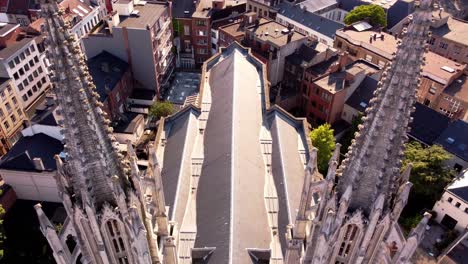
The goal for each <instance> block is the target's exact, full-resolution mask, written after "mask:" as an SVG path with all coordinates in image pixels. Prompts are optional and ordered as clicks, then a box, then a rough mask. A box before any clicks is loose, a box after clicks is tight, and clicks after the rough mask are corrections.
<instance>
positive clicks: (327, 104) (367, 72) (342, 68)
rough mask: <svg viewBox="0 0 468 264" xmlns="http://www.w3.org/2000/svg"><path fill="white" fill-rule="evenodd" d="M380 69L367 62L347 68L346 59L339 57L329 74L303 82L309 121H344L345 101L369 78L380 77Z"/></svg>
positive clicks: (360, 62)
mask: <svg viewBox="0 0 468 264" xmlns="http://www.w3.org/2000/svg"><path fill="white" fill-rule="evenodd" d="M379 71H380V68H379V67H378V66H377V65H374V64H372V63H369V62H367V61H364V60H357V61H355V62H352V63H351V64H349V65H347V56H343V55H341V56H340V60H339V61H338V63H336V64H335V65H333V66H332V67H331V70H330V72H329V73H327V74H324V75H323V76H321V77H318V78H315V79H308V78H305V79H304V82H303V83H302V94H303V97H304V99H306V103H305V104H303V105H304V107H305V109H304V112H305V113H306V117H307V120H308V121H309V122H310V123H311V124H313V125H321V124H323V123H325V122H326V123H329V124H333V123H335V122H336V121H338V120H340V119H341V115H342V112H343V107H344V104H345V102H346V100H347V99H348V98H349V97H350V96H351V95H352V94H353V92H354V91H355V90H356V88H358V86H359V85H360V84H361V83H362V81H363V80H364V79H365V78H366V77H367V76H377V75H378V72H379Z"/></svg>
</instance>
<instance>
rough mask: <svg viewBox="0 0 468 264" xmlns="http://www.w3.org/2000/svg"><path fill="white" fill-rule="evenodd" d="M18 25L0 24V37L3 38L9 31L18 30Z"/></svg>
mask: <svg viewBox="0 0 468 264" xmlns="http://www.w3.org/2000/svg"><path fill="white" fill-rule="evenodd" d="M19 26H20V25H19V24H11V23H0V37H5V36H6V35H7V34H8V33H10V32H11V31H13V30H15V29H17V28H19Z"/></svg>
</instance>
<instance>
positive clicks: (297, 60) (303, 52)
mask: <svg viewBox="0 0 468 264" xmlns="http://www.w3.org/2000/svg"><path fill="white" fill-rule="evenodd" d="M327 49H328V46H327V45H326V44H323V43H321V42H318V41H314V42H309V43H304V44H302V45H301V46H300V47H299V49H297V50H296V51H295V52H294V53H293V54H291V55H289V56H286V61H287V62H288V63H290V64H293V65H297V66H301V67H303V68H307V67H309V63H310V61H311V60H313V59H314V58H315V56H316V55H317V54H319V53H322V52H325V51H327Z"/></svg>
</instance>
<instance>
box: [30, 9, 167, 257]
mask: <svg viewBox="0 0 468 264" xmlns="http://www.w3.org/2000/svg"><path fill="white" fill-rule="evenodd" d="M41 4H42V16H43V18H44V19H45V25H46V27H45V31H46V32H47V34H48V39H47V45H48V51H47V53H48V58H49V60H50V62H51V64H52V67H51V72H52V79H53V83H54V92H55V94H56V95H57V100H58V103H59V107H60V112H61V115H62V117H63V120H62V121H61V122H60V124H61V126H62V128H63V130H62V133H63V134H64V137H65V144H66V145H65V152H66V158H65V159H64V161H62V159H61V158H60V157H58V156H57V157H56V161H57V171H58V173H57V175H56V181H57V186H58V189H59V195H60V197H61V199H62V201H63V205H64V207H65V210H66V212H67V215H68V218H67V220H66V221H65V223H64V226H63V228H62V230H61V231H60V232H59V233H58V234H57V232H56V230H55V228H54V226H53V225H52V224H51V223H50V221H49V220H48V219H47V217H46V216H45V214H44V212H43V211H42V209H41V206H40V205H36V206H35V208H36V211H37V214H38V216H39V220H40V224H41V230H42V232H43V234H44V235H45V236H46V238H47V239H48V241H49V244H50V246H51V248H52V250H53V252H54V257H55V260H56V262H57V263H58V264H69V263H97V264H107V263H118V264H129V263H160V262H161V260H162V256H163V255H164V258H165V263H172V261H174V260H175V253H174V252H175V249H174V244H173V238H172V236H171V226H170V224H169V223H168V221H167V217H166V206H165V202H164V195H163V189H162V184H161V177H160V169H159V165H158V162H157V160H156V155H155V153H154V149H153V148H150V159H149V166H148V167H149V168H148V170H147V171H145V172H140V171H139V170H138V166H137V164H136V156H135V153H134V151H133V149H132V146H131V144H128V151H127V152H128V155H127V156H125V157H124V156H123V155H122V154H120V153H117V152H116V150H115V149H114V146H115V145H114V143H115V139H114V138H113V136H112V135H111V132H112V128H110V127H109V126H108V124H109V123H110V122H109V120H108V119H106V118H105V117H104V113H103V111H102V110H101V108H100V105H101V103H100V102H99V100H98V96H99V95H98V94H97V92H96V91H95V86H94V84H93V81H92V78H91V76H90V74H89V73H88V69H87V67H86V63H85V60H84V57H83V55H82V53H81V50H80V47H79V45H78V44H77V43H76V40H75V38H74V36H72V35H70V34H69V31H68V29H69V25H68V23H66V22H64V20H63V19H62V17H61V14H62V12H63V10H60V9H59V8H58V6H57V3H56V2H55V1H54V0H41Z"/></svg>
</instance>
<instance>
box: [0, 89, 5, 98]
mask: <svg viewBox="0 0 468 264" xmlns="http://www.w3.org/2000/svg"><path fill="white" fill-rule="evenodd" d="M0 96H1V97H2V99H6V94H5V92H4V91H1V92H0Z"/></svg>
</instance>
